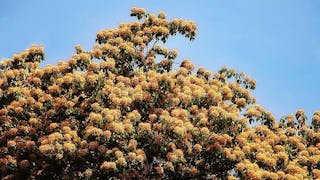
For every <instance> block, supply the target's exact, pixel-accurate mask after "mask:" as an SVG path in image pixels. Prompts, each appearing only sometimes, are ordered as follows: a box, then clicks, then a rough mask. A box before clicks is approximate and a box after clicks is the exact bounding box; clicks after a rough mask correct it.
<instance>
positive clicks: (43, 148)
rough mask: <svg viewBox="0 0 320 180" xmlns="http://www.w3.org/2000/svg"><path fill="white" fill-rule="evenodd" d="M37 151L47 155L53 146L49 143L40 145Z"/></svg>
mask: <svg viewBox="0 0 320 180" xmlns="http://www.w3.org/2000/svg"><path fill="white" fill-rule="evenodd" d="M39 151H40V153H41V154H44V155H48V154H49V153H50V152H52V151H54V146H53V145H49V144H45V145H41V146H40V147H39Z"/></svg>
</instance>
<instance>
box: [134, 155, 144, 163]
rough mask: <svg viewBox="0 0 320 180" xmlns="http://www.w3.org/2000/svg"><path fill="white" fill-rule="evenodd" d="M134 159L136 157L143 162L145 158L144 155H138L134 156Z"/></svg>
mask: <svg viewBox="0 0 320 180" xmlns="http://www.w3.org/2000/svg"><path fill="white" fill-rule="evenodd" d="M136 159H137V161H139V162H143V161H144V160H145V158H144V155H141V154H140V155H138V156H137V157H136Z"/></svg>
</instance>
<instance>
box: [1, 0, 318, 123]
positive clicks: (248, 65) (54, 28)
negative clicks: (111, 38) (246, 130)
mask: <svg viewBox="0 0 320 180" xmlns="http://www.w3.org/2000/svg"><path fill="white" fill-rule="evenodd" d="M135 6H136V7H144V8H146V9H147V10H148V11H149V12H154V13H157V12H159V11H161V10H163V11H165V12H166V13H167V16H168V18H169V19H172V18H176V17H180V18H184V19H189V20H194V21H195V22H196V23H197V25H198V35H197V37H196V40H195V41H193V42H189V41H187V40H186V39H184V38H182V37H181V36H179V37H175V38H173V39H171V40H169V43H168V46H169V47H171V48H176V49H178V50H179V52H180V53H179V56H178V59H179V60H180V61H181V59H183V58H189V59H191V60H192V61H193V62H194V64H195V65H196V67H200V66H204V67H206V68H207V69H209V70H212V71H216V70H218V69H220V68H221V67H222V66H224V65H226V66H228V67H230V68H235V69H237V70H238V71H242V72H245V73H247V74H248V75H249V76H251V77H253V78H255V79H256V80H257V89H256V90H255V91H254V92H253V94H254V95H255V96H256V98H257V102H258V103H259V104H261V105H262V106H264V107H265V108H266V109H268V110H270V111H271V112H273V113H274V114H275V115H276V117H277V118H280V117H281V116H282V115H285V114H289V113H294V112H295V110H296V109H299V108H302V109H304V110H305V111H306V113H307V114H308V115H309V118H311V115H312V113H313V111H315V110H318V109H320V101H319V100H320V83H319V82H320V81H319V79H320V76H319V74H318V73H319V68H320V18H319V17H320V2H319V1H303V0H282V1H278V0H268V1H254V0H241V1H239V0H229V1H209V0H207V1H192V0H176V1H155V0H140V1H133V0H130V1H129V0H122V1H117V2H113V1H106V0H52V1H41V0H38V1H36V0H28V1H23V0H1V1H0V32H1V33H0V42H1V45H0V58H4V57H8V58H10V57H11V56H12V55H13V54H14V53H15V52H19V51H22V50H24V49H26V48H27V47H29V46H30V45H31V44H42V45H44V46H45V51H46V61H45V62H44V63H43V64H42V65H46V64H56V62H57V61H58V60H66V59H67V58H69V57H70V56H71V54H72V53H73V52H74V48H73V47H74V45H76V44H81V45H82V46H83V47H84V48H85V49H86V50H90V49H91V48H92V46H93V44H94V40H95V34H96V33H97V32H98V31H99V30H100V29H105V28H112V27H117V25H118V24H119V23H121V22H129V21H132V20H133V18H131V17H130V16H129V13H130V12H129V10H130V8H131V7H135Z"/></svg>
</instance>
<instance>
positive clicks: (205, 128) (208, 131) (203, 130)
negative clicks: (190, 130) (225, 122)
mask: <svg viewBox="0 0 320 180" xmlns="http://www.w3.org/2000/svg"><path fill="white" fill-rule="evenodd" d="M200 133H201V134H202V135H204V136H208V135H209V133H210V130H209V129H208V128H207V127H203V128H201V129H200Z"/></svg>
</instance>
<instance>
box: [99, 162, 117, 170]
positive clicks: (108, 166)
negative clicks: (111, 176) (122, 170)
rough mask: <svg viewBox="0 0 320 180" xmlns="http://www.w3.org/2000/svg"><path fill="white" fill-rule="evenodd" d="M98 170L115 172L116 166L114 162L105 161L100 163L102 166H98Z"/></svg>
mask: <svg viewBox="0 0 320 180" xmlns="http://www.w3.org/2000/svg"><path fill="white" fill-rule="evenodd" d="M100 169H102V170H110V171H115V170H117V165H116V163H115V162H107V161H105V162H104V163H102V165H101V166H100Z"/></svg>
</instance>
